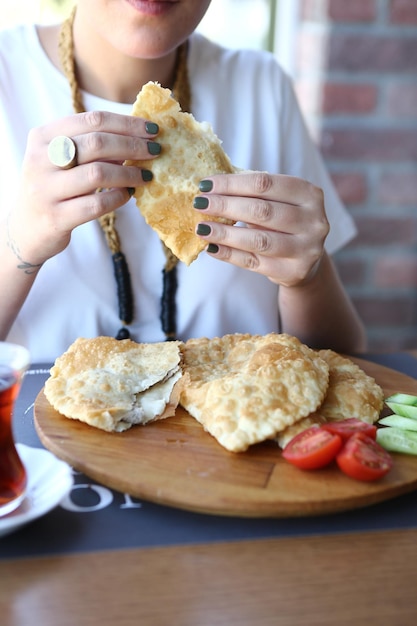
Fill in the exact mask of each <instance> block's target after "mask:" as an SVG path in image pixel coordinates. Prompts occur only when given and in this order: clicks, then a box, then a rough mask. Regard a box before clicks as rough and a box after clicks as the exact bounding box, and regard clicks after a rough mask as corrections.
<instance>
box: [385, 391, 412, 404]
mask: <svg viewBox="0 0 417 626" xmlns="http://www.w3.org/2000/svg"><path fill="white" fill-rule="evenodd" d="M385 402H398V404H411V405H412V406H417V396H412V395H410V394H409V393H394V395H392V396H389V398H386V399H385Z"/></svg>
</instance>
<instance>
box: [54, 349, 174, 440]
mask: <svg viewBox="0 0 417 626" xmlns="http://www.w3.org/2000/svg"><path fill="white" fill-rule="evenodd" d="M180 361H181V354H180V351H179V342H176V341H168V342H163V343H153V344H151V343H150V344H146V343H135V342H134V341H131V340H130V339H124V340H122V341H118V340H117V339H113V338H112V337H97V338H95V339H83V338H79V339H77V340H76V341H75V342H74V343H73V344H72V345H71V346H70V347H69V348H68V350H67V351H66V352H65V353H64V354H63V355H62V356H60V357H59V358H57V359H56V361H55V364H54V366H53V367H52V368H51V372H50V377H49V378H48V379H47V381H46V383H45V389H44V392H45V396H46V398H47V400H48V401H49V403H50V404H51V405H52V406H53V407H54V408H55V410H56V411H58V412H59V413H61V414H62V415H65V416H66V417H69V418H72V419H78V420H80V421H82V422H86V423H87V424H90V425H91V426H95V427H97V428H101V429H102V430H107V431H118V432H120V431H123V430H126V429H128V428H130V427H131V426H132V425H133V424H147V423H148V422H150V421H154V420H156V419H162V418H165V417H168V416H169V415H174V413H175V409H176V407H177V405H178V399H179V392H180V386H181V384H182V372H181V367H180Z"/></svg>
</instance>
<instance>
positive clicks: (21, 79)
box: [0, 25, 356, 362]
mask: <svg viewBox="0 0 417 626" xmlns="http://www.w3.org/2000/svg"><path fill="white" fill-rule="evenodd" d="M188 62H189V74H190V82H191V89H192V112H193V114H194V116H195V117H196V119H198V120H200V121H203V120H205V121H208V122H210V123H211V124H212V126H213V128H214V130H215V132H216V134H217V135H218V136H219V137H220V138H221V139H222V141H223V145H224V148H225V150H226V152H227V153H228V155H229V156H230V158H231V160H232V162H233V164H234V165H236V166H238V167H241V168H244V169H252V170H264V171H269V172H271V173H281V174H289V175H294V176H298V177H301V178H304V179H306V180H309V181H311V182H313V183H315V184H316V185H318V186H320V187H322V188H323V190H324V193H325V202H326V211H327V215H328V219H329V221H330V224H331V231H330V234H329V236H328V238H327V240H326V248H327V250H328V251H329V252H330V253H332V252H334V251H335V250H337V249H339V248H340V247H341V246H343V245H344V244H345V243H346V242H348V241H349V240H350V239H351V238H352V237H353V236H354V235H355V232H356V231H355V226H354V224H353V221H352V219H351V217H350V216H349V214H348V213H347V212H346V210H345V209H344V207H343V206H342V205H341V203H340V200H339V198H338V196H337V194H336V193H335V190H334V188H333V185H332V183H331V181H330V179H329V176H328V174H327V172H326V170H325V168H324V165H323V162H322V159H321V157H320V156H319V154H318V152H317V150H316V148H315V146H314V145H313V143H312V141H311V140H310V138H309V136H308V134H307V132H306V128H305V125H304V123H303V120H302V118H301V115H300V112H299V108H298V106H297V102H296V99H295V96H294V93H293V90H292V87H291V85H290V82H289V80H288V78H287V77H286V76H285V75H284V73H283V71H282V70H281V68H280V67H279V66H278V65H277V63H276V60H275V59H274V57H273V56H272V55H271V54H269V53H266V52H258V51H235V50H226V49H223V48H221V47H219V46H218V45H216V44H213V43H212V42H209V41H208V40H207V39H205V38H204V37H202V36H201V35H199V34H194V35H193V36H192V37H191V42H190V51H189V60H188ZM84 98H85V105H86V108H87V109H89V110H91V109H96V110H110V111H114V112H117V113H124V114H130V112H131V108H132V107H131V105H126V104H118V103H114V102H109V101H106V100H103V99H101V98H97V97H94V96H92V95H90V94H86V93H85V94H84ZM71 114H72V108H71V98H70V91H69V87H68V84H67V81H66V79H65V77H64V76H63V75H62V74H61V73H60V72H59V71H58V70H57V69H56V68H55V67H54V66H53V65H52V63H51V62H50V61H49V59H48V57H47V56H46V54H45V52H44V51H43V49H42V47H41V45H40V43H39V40H38V37H37V33H36V29H35V28H34V27H33V26H27V25H24V26H19V27H17V28H13V29H10V30H6V31H3V32H2V33H0V137H1V150H0V212H1V215H2V216H4V215H5V214H7V212H8V210H9V207H10V205H11V203H12V201H13V199H14V198H15V193H16V188H17V186H18V181H19V169H20V166H21V162H22V159H23V155H24V151H25V146H26V140H27V134H28V131H29V130H30V128H32V127H35V126H39V125H42V124H45V123H47V122H50V121H51V120H53V119H56V118H59V117H63V116H66V115H71ZM209 174H210V172H207V175H209ZM117 225H118V231H119V234H120V239H121V245H122V249H123V251H124V254H125V255H126V258H127V261H128V265H129V268H130V273H131V278H132V285H133V291H134V294H135V295H134V298H135V302H134V305H135V318H134V322H133V323H132V325H131V326H130V330H131V334H132V338H133V339H135V340H137V341H147V342H153V341H163V340H164V335H163V332H162V330H161V324H160V320H159V314H160V296H161V287H162V268H163V265H164V255H163V252H162V248H161V243H160V241H159V239H158V237H157V235H156V234H155V233H154V232H153V231H152V230H151V229H150V228H149V226H147V225H146V223H145V222H144V220H143V218H142V216H141V214H140V212H139V211H138V209H137V207H136V204H135V201H134V199H132V200H131V201H129V202H128V204H127V205H125V206H124V207H122V208H121V209H120V210H119V211H118V219H117ZM178 283H179V284H178V292H177V329H178V337H179V338H180V339H183V340H186V339H187V338H189V337H198V336H207V337H213V336H216V335H223V334H225V333H230V332H249V333H267V332H271V331H278V330H279V315H278V305H277V290H278V287H277V286H276V285H274V284H272V283H271V282H270V281H268V280H267V279H266V278H265V277H262V276H260V275H258V274H256V273H254V272H250V271H247V270H243V269H240V268H237V267H234V266H233V265H230V264H227V263H223V262H221V261H219V260H216V259H215V258H211V257H210V256H209V255H207V254H205V253H204V252H203V253H202V254H201V255H200V256H199V258H198V259H197V260H196V261H195V262H193V263H192V264H191V266H189V267H186V266H185V265H183V264H181V263H180V264H179V266H178ZM4 295H6V297H7V294H4ZM119 328H120V321H119V319H118V304H117V297H116V287H115V280H114V275H113V266H112V260H111V256H110V253H109V250H108V248H107V246H106V243H105V241H104V237H103V234H102V232H101V229H100V227H99V225H98V224H97V223H96V222H90V223H88V224H85V225H82V226H79V227H78V228H76V229H75V230H74V232H73V235H72V239H71V243H70V245H69V246H68V248H67V249H66V250H65V251H63V252H62V253H61V254H59V255H57V256H55V257H54V258H52V259H50V260H49V261H47V262H46V263H45V264H44V266H43V267H42V268H41V270H40V272H39V274H38V276H37V278H36V281H35V284H34V286H33V288H32V290H31V292H30V294H29V296H28V298H27V300H26V302H25V303H24V305H23V307H22V309H21V312H20V313H19V316H18V318H17V320H16V322H15V324H14V325H13V327H12V329H11V331H10V334H9V337H8V339H9V340H11V341H16V342H18V343H22V344H24V345H26V346H27V347H28V348H29V350H30V352H31V356H32V361H33V362H42V361H43V362H46V361H52V360H54V359H55V358H56V357H57V356H58V355H59V354H61V353H62V352H64V351H65V350H66V349H67V348H68V346H69V345H70V344H71V343H72V342H73V341H74V340H75V339H76V338H77V337H80V336H81V337H94V336H97V335H111V336H113V335H115V334H116V333H117V331H118V329H119Z"/></svg>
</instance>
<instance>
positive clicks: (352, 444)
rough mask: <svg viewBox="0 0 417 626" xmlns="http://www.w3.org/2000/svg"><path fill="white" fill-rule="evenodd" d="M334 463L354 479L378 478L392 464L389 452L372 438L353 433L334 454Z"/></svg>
mask: <svg viewBox="0 0 417 626" xmlns="http://www.w3.org/2000/svg"><path fill="white" fill-rule="evenodd" d="M336 463H337V464H338V466H339V467H340V469H341V470H342V472H344V473H345V474H347V476H350V477H351V478H356V480H366V481H371V480H378V479H379V478H382V477H383V476H385V474H387V473H388V472H389V470H390V469H391V467H392V465H393V460H392V457H391V456H390V454H389V453H388V452H387V451H386V450H384V448H383V447H382V446H380V445H379V443H377V442H376V441H375V440H374V439H371V437H368V436H367V435H364V434H363V433H355V434H354V435H352V436H351V437H349V439H348V440H347V441H346V443H345V444H344V446H343V448H342V449H341V451H340V452H339V454H338V455H337V456H336Z"/></svg>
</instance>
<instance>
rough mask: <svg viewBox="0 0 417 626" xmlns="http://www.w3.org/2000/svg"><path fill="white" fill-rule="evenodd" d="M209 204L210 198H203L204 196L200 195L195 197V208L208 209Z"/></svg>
mask: <svg viewBox="0 0 417 626" xmlns="http://www.w3.org/2000/svg"><path fill="white" fill-rule="evenodd" d="M208 205H209V201H208V198H203V197H202V196H198V197H197V198H194V208H195V209H207V207H208Z"/></svg>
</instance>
